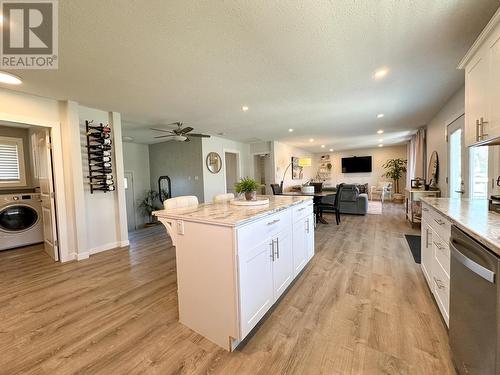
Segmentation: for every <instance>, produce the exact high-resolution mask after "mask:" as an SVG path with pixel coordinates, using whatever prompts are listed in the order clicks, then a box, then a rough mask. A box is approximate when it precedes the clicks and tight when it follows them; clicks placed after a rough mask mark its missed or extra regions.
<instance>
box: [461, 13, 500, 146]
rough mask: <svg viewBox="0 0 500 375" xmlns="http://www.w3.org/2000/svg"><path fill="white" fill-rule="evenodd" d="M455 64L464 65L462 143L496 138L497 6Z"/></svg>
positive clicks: (499, 94) (499, 113) (499, 124)
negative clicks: (463, 55)
mask: <svg viewBox="0 0 500 375" xmlns="http://www.w3.org/2000/svg"><path fill="white" fill-rule="evenodd" d="M459 68H461V69H465V143H466V145H467V146H471V145H475V144H482V143H488V142H491V141H492V140H494V139H496V138H500V104H499V103H500V10H498V11H497V12H496V13H495V15H494V16H493V18H492V19H491V21H490V22H489V23H488V25H487V26H486V27H485V29H484V30H483V31H482V33H481V35H480V36H479V38H478V39H477V40H476V42H475V43H474V44H473V46H472V47H471V49H470V50H469V52H468V53H467V55H465V57H464V58H463V60H462V61H461V62H460V65H459Z"/></svg>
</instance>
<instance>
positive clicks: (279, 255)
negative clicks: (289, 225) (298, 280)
mask: <svg viewBox="0 0 500 375" xmlns="http://www.w3.org/2000/svg"><path fill="white" fill-rule="evenodd" d="M273 241H274V256H273V257H272V258H271V259H272V267H273V293H274V300H275V301H276V300H278V298H279V297H280V296H281V295H282V294H283V292H284V291H285V290H286V288H288V286H289V285H290V283H291V282H292V280H293V278H294V272H293V253H292V231H291V230H290V229H288V230H287V231H285V232H282V233H280V234H278V236H276V238H273Z"/></svg>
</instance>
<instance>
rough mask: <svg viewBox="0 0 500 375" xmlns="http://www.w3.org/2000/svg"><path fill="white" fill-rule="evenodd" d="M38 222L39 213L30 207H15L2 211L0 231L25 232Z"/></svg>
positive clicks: (0, 213)
mask: <svg viewBox="0 0 500 375" xmlns="http://www.w3.org/2000/svg"><path fill="white" fill-rule="evenodd" d="M37 222H38V213H37V212H36V210H35V209H34V208H32V207H30V206H25V205H15V206H9V207H4V208H2V209H1V210H0V230H3V231H6V232H23V231H25V230H28V229H30V228H32V227H33V226H34V225H35V224H36V223H37Z"/></svg>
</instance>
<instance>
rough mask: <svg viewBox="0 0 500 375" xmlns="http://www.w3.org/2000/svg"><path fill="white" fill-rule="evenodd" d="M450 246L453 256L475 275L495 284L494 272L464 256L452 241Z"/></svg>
mask: <svg viewBox="0 0 500 375" xmlns="http://www.w3.org/2000/svg"><path fill="white" fill-rule="evenodd" d="M450 248H451V255H452V256H453V258H455V259H456V260H457V261H458V262H460V263H461V264H462V265H464V266H465V267H467V268H468V269H469V270H471V271H472V272H474V273H475V274H476V275H478V276H481V277H482V278H483V279H485V280H486V281H489V282H490V283H492V284H495V272H493V271H490V270H489V269H487V268H486V267H483V266H481V265H480V264H478V263H476V262H474V261H473V260H472V259H470V258H468V257H466V256H465V255H464V254H462V253H461V252H460V251H459V250H458V249H457V248H456V247H455V245H454V244H453V242H451V243H450Z"/></svg>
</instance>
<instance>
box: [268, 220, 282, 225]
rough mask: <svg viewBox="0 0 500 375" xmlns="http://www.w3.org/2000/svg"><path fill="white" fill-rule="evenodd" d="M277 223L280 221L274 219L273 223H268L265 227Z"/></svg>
mask: <svg viewBox="0 0 500 375" xmlns="http://www.w3.org/2000/svg"><path fill="white" fill-rule="evenodd" d="M279 221H280V219H275V220H273V221H270V222H268V223H267V225H273V224H276V223H277V222H279Z"/></svg>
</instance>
